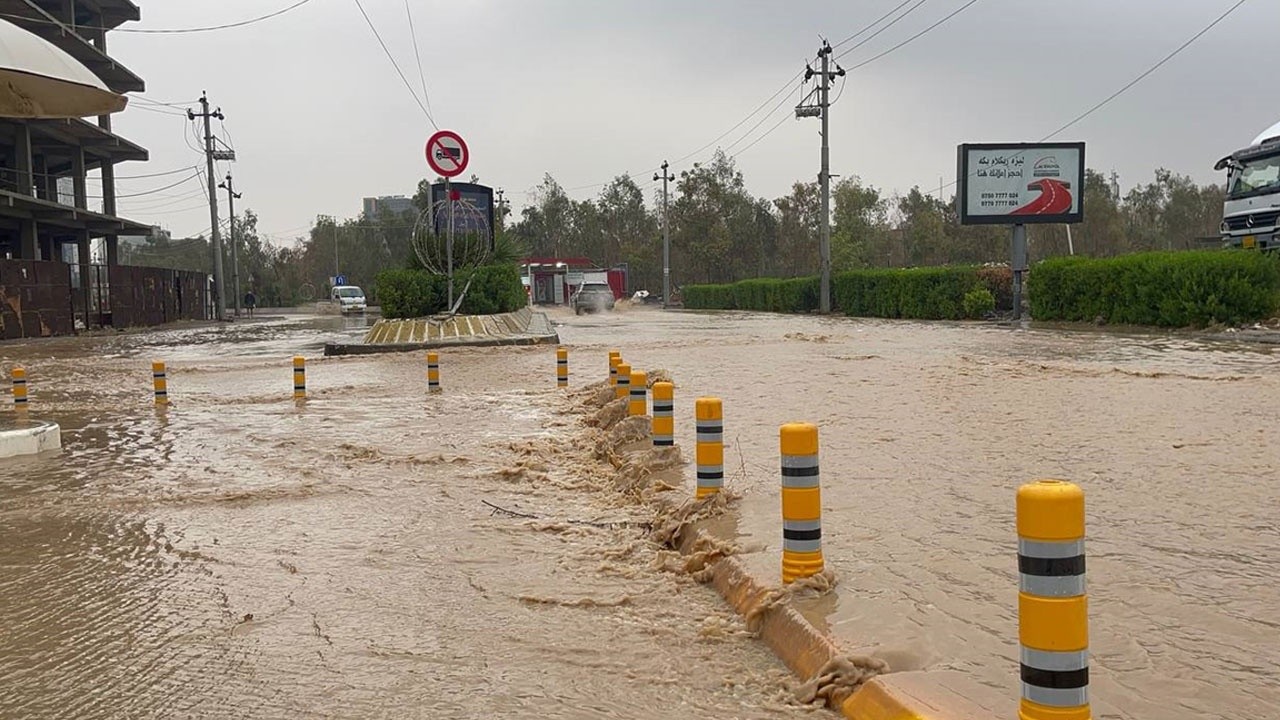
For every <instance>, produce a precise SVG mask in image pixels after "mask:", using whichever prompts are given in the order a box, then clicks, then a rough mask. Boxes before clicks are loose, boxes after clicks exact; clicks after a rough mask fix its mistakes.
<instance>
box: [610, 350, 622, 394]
mask: <svg viewBox="0 0 1280 720" xmlns="http://www.w3.org/2000/svg"><path fill="white" fill-rule="evenodd" d="M621 362H622V353H620V352H618V351H617V350H610V351H609V386H610V387H613V386H615V385H617V384H618V364H619V363H621Z"/></svg>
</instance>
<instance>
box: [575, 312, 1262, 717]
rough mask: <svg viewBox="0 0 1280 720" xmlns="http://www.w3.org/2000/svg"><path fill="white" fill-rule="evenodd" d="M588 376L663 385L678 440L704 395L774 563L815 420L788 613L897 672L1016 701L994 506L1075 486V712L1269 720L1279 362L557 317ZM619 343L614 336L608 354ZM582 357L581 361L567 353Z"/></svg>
mask: <svg viewBox="0 0 1280 720" xmlns="http://www.w3.org/2000/svg"><path fill="white" fill-rule="evenodd" d="M559 319H560V320H561V321H562V322H563V323H564V326H563V327H562V328H561V337H562V339H563V340H564V341H565V342H567V343H569V344H571V345H573V346H575V347H579V348H581V349H580V350H579V352H578V355H579V356H583V355H587V354H588V353H587V352H585V350H586V349H587V348H590V349H591V350H592V351H593V352H594V353H595V355H594V356H592V357H591V359H590V362H591V363H592V364H593V365H603V363H604V362H605V360H604V357H605V352H606V351H607V346H609V345H611V344H620V345H621V347H622V350H623V354H624V356H625V357H626V358H627V359H628V360H629V361H631V362H632V363H633V364H639V365H641V366H644V367H663V368H667V369H669V370H670V371H671V372H672V374H673V375H674V377H675V378H676V380H677V383H678V387H677V391H676V417H677V419H678V425H677V441H678V442H681V443H684V444H686V445H689V444H690V443H692V442H693V437H692V428H691V424H692V422H691V418H692V405H693V400H694V398H695V397H696V396H698V395H715V396H719V397H721V398H723V399H724V407H725V410H724V418H725V420H724V424H725V443H726V451H725V455H726V476H727V484H728V485H729V486H730V487H736V488H737V489H738V490H739V491H741V492H743V493H744V494H745V498H744V500H743V505H742V508H741V516H742V517H741V523H740V526H739V532H740V534H741V538H740V539H739V542H740V543H742V544H743V545H744V546H746V547H755V548H757V549H758V550H759V551H758V552H755V553H752V554H749V555H746V556H744V557H743V559H744V560H745V561H746V562H747V563H748V564H749V565H750V567H751V568H752V570H753V571H754V572H756V573H757V574H758V575H759V576H760V577H764V578H769V579H771V580H774V581H776V578H777V577H778V574H779V572H780V568H779V555H780V537H779V536H780V531H779V527H780V522H779V521H780V518H779V516H778V513H779V511H778V490H777V486H778V479H777V471H776V470H775V468H776V467H777V463H778V459H777V442H778V441H777V432H778V426H779V425H780V424H782V423H784V422H789V421H796V420H803V421H809V422H815V423H817V424H818V425H819V427H820V430H821V443H822V446H821V452H822V476H823V513H824V518H823V536H824V537H823V543H824V550H825V552H826V561H827V565H828V567H832V568H834V570H835V572H836V575H837V576H838V578H839V580H840V582H841V585H840V587H839V588H838V593H837V594H836V596H835V597H834V598H825V599H823V600H822V601H820V602H819V603H817V604H815V605H812V606H811V607H809V608H808V609H807V614H808V615H809V616H810V618H811V619H812V620H814V622H815V623H816V624H818V625H819V626H820V627H825V628H828V629H829V630H830V632H831V633H833V635H834V636H835V637H836V638H837V640H838V641H839V643H840V645H841V646H842V647H844V648H846V649H849V650H857V651H861V652H867V653H869V654H872V655H876V656H879V657H882V658H884V659H886V660H888V661H889V663H890V665H891V666H892V667H893V669H895V670H912V669H927V670H942V669H949V670H958V671H961V672H963V673H965V674H968V675H970V676H972V677H974V678H976V679H977V680H978V681H980V682H982V683H984V684H987V685H990V686H992V687H998V688H1001V689H1002V692H1004V693H1006V694H1007V696H1008V697H1009V698H1011V699H1012V698H1016V697H1017V693H1018V689H1017V667H1018V666H1017V651H1018V645H1017V615H1016V597H1017V584H1018V578H1017V574H1016V572H1017V571H1016V568H1017V563H1016V558H1015V553H1016V534H1015V530H1014V523H1013V520H1014V517H1013V510H1014V491H1015V489H1016V488H1017V487H1018V485H1020V484H1022V483H1023V482H1026V481H1029V480H1033V479H1037V478H1044V477H1053V478H1062V479H1068V480H1072V481H1074V482H1077V483H1079V484H1080V485H1082V486H1083V488H1084V490H1085V493H1086V501H1087V511H1088V555H1089V565H1088V583H1089V592H1090V617H1091V652H1092V655H1093V661H1092V662H1093V665H1092V670H1091V681H1092V697H1093V698H1094V702H1095V709H1098V708H1102V709H1103V710H1102V712H1100V713H1099V716H1102V717H1116V718H1126V719H1127V718H1134V719H1137V718H1161V720H1183V719H1185V720H1192V719H1193V718H1195V719H1198V720H1202V719H1205V718H1224V719H1225V718H1235V717H1280V670H1277V668H1280V621H1278V620H1277V617H1276V612H1275V608H1276V607H1277V605H1278V604H1280V586H1278V585H1277V579H1278V572H1277V567H1280V490H1278V489H1277V485H1276V478H1277V471H1278V469H1280V450H1277V446H1276V442H1277V441H1276V437H1275V432H1274V419H1275V416H1276V408H1277V407H1280V353H1277V352H1275V349H1274V348H1268V347H1265V346H1253V345H1248V344H1243V343H1241V344H1233V343H1231V342H1229V341H1208V340H1203V339H1197V338H1194V337H1190V336H1186V337H1183V336H1177V335H1173V336H1171V335H1167V334H1150V335H1143V334H1115V333H1111V332H1103V331H1089V330H1086V331H1081V330H1071V331H1063V330H1059V329H1054V328H1035V329H1028V330H1014V329H1011V328H1008V327H996V326H984V325H952V324H941V323H935V324H925V323H909V322H884V321H868V320H853V319H848V318H829V319H823V318H802V317H786V316H771V315H751V314H744V313H724V314H662V313H659V312H644V311H633V312H631V313H615V314H613V315H605V316H593V317H588V318H575V317H572V316H562V317H560V318H559ZM619 338H625V341H619ZM584 346H585V347H584Z"/></svg>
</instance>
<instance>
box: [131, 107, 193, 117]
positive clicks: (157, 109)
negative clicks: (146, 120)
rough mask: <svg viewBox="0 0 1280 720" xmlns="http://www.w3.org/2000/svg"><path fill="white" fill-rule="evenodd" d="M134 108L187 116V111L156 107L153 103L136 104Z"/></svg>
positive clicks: (162, 113)
mask: <svg viewBox="0 0 1280 720" xmlns="http://www.w3.org/2000/svg"><path fill="white" fill-rule="evenodd" d="M133 109H134V110H145V111H146V112H153V113H159V114H160V115H176V116H178V117H186V114H185V113H180V112H178V111H177V110H164V109H162V108H159V107H154V106H151V105H135V106H134V107H133Z"/></svg>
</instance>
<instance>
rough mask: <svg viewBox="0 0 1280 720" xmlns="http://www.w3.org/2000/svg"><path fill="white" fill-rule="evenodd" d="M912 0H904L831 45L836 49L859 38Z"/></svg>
mask: <svg viewBox="0 0 1280 720" xmlns="http://www.w3.org/2000/svg"><path fill="white" fill-rule="evenodd" d="M911 2H912V0H902V2H901V3H899V4H898V7H896V8H894V9H892V10H890V11H889V12H887V13H885V14H884V15H881V16H880V17H879V18H878V19H877V20H876V21H875V22H873V23H871V24H870V25H868V26H866V27H864V28H862V29H861V30H859V31H858V32H856V33H854V34H852V35H850V36H849V37H847V38H845V39H843V40H841V41H840V42H838V43H836V44H835V45H832V46H831V47H832V48H833V49H834V48H838V47H840V46H841V45H844V44H845V43H847V42H850V41H852V40H854V39H855V38H857V37H858V36H859V35H861V34H862V33H864V32H866V31H868V30H870V29H871V28H873V27H875V26H877V25H879V24H880V23H882V22H884V19H885V18H887V17H889V16H890V15H892V14H894V13H896V12H898V11H899V10H901V9H902V8H904V7H906V6H907V5H909V4H911Z"/></svg>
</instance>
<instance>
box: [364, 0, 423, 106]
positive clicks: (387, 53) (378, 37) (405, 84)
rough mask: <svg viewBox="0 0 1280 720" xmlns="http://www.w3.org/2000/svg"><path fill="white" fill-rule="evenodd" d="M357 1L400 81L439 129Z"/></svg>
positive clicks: (367, 14)
mask: <svg viewBox="0 0 1280 720" xmlns="http://www.w3.org/2000/svg"><path fill="white" fill-rule="evenodd" d="M355 3H356V7H358V8H360V14H361V15H363V16H364V21H365V22H366V23H368V24H369V29H370V30H372V31H373V36H374V37H375V38H377V39H378V44H379V45H381V46H382V52H384V53H386V55H387V59H388V60H390V61H391V66H392V67H394V68H395V69H396V74H397V75H399V76H400V81H401V82H403V83H404V86H405V89H407V90H408V91H409V94H410V95H412V96H413V101H414V102H416V103H418V107H420V108H422V114H423V115H426V116H427V120H430V121H431V126H432V127H434V128H435V129H437V130H439V129H440V126H439V125H437V124H436V119H435V118H433V117H431V111H429V110H427V106H426V105H423V104H422V99H421V98H419V97H418V93H416V92H414V89H413V86H412V85H410V84H409V79H408V78H406V77H405V76H404V71H403V70H401V69H400V63H398V62H396V59H395V56H394V55H392V54H391V50H390V49H389V48H388V47H387V44H386V43H385V42H383V40H382V35H381V34H380V33H379V32H378V28H377V27H375V26H374V24H373V20H370V19H369V13H367V12H365V11H364V5H363V4H361V3H360V0H355Z"/></svg>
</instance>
